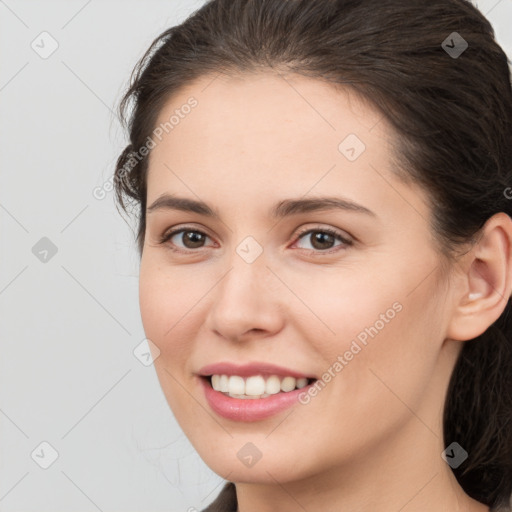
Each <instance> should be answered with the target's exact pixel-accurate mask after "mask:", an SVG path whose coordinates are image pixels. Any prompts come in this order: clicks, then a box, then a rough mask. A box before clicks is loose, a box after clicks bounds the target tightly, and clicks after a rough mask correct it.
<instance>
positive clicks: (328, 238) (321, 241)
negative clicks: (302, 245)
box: [298, 228, 352, 252]
mask: <svg viewBox="0 0 512 512" xmlns="http://www.w3.org/2000/svg"><path fill="white" fill-rule="evenodd" d="M298 239H299V240H302V239H309V240H310V244H311V246H312V249H311V250H314V251H317V252H318V251H319V252H327V251H328V250H329V249H332V248H335V247H337V246H336V245H334V244H335V242H336V240H339V241H340V242H341V243H340V244H338V246H340V245H341V246H345V247H347V246H349V245H352V242H351V241H350V240H348V239H346V238H345V237H343V236H342V235H341V234H340V233H338V232H337V231H334V230H332V229H327V228H322V229H320V228H316V229H309V230H308V231H305V232H303V233H301V234H300V235H299V238H298ZM306 249H309V248H306ZM331 252H332V251H331Z"/></svg>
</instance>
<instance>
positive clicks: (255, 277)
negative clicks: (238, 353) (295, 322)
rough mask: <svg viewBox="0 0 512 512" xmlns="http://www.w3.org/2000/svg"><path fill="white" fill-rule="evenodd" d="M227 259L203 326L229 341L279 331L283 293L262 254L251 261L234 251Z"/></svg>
mask: <svg viewBox="0 0 512 512" xmlns="http://www.w3.org/2000/svg"><path fill="white" fill-rule="evenodd" d="M230 263H231V265H230V268H229V270H228V271H227V272H226V273H225V274H224V277H223V278H222V279H221V280H220V282H219V283H218V285H217V286H216V287H215V292H214V293H213V296H212V297H211V307H210V310H209V312H208V314H207V317H206V320H205V327H206V328H207V329H208V330H210V331H211V332H214V333H215V334H216V335H217V336H220V337H222V338H224V339H226V340H229V341H232V342H237V341H246V340H249V339H253V338H255V337H257V338H262V337H268V336H271V335H273V334H276V333H277V332H279V331H280V330H281V329H282V327H283V322H284V300H285V297H284V293H283V290H282V286H280V283H279V280H278V279H277V278H276V277H275V275H274V274H273V273H272V272H271V271H270V270H269V268H268V267H267V265H266V261H265V258H264V254H262V255H260V257H259V258H258V259H257V260H256V261H254V262H252V263H247V262H246V261H244V260H243V259H242V258H240V257H239V256H238V255H237V254H234V257H233V258H231V259H230ZM212 291H213V290H212Z"/></svg>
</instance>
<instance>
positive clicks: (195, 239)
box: [160, 228, 209, 250]
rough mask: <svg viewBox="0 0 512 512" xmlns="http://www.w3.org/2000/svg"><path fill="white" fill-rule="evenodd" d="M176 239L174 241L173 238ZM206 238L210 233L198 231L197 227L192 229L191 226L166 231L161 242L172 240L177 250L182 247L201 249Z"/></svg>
mask: <svg viewBox="0 0 512 512" xmlns="http://www.w3.org/2000/svg"><path fill="white" fill-rule="evenodd" d="M173 238H174V239H175V241H173V240H172V239H173ZM206 238H209V237H208V235H206V234H205V233H203V232H202V231H198V230H196V229H190V228H181V229H177V230H174V231H170V232H168V233H166V234H165V235H164V236H163V237H162V239H161V241H160V243H162V244H163V243H167V242H171V245H172V246H175V247H176V250H180V249H190V250H193V249H201V248H202V247H204V243H205V240H206ZM178 241H181V244H182V245H180V243H178Z"/></svg>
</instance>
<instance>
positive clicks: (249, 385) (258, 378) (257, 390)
mask: <svg viewBox="0 0 512 512" xmlns="http://www.w3.org/2000/svg"><path fill="white" fill-rule="evenodd" d="M201 378H202V379H204V380H205V381H207V382H208V383H209V385H210V386H211V387H212V388H213V389H214V390H215V391H218V392H220V393H222V394H223V395H225V396H229V397H231V398H241V399H249V400H250V399H259V398H267V397H270V396H272V395H277V394H282V393H289V392H290V391H295V390H297V389H302V388H304V387H306V386H309V385H310V384H312V383H313V382H315V381H316V380H317V379H314V378H306V377H302V378H295V377H292V376H285V377H282V376H279V375H265V376H263V375H252V376H249V377H242V376H240V375H225V374H222V375H221V374H214V375H208V376H203V377H201Z"/></svg>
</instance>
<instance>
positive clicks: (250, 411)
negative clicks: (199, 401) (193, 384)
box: [200, 377, 316, 421]
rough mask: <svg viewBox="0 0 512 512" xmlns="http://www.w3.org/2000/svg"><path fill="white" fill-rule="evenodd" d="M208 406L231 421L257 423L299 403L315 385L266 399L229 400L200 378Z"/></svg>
mask: <svg viewBox="0 0 512 512" xmlns="http://www.w3.org/2000/svg"><path fill="white" fill-rule="evenodd" d="M200 380H201V383H202V385H203V388H204V393H205V396H206V400H207V401H208V404H209V405H210V407H211V408H212V410H213V411H214V412H216V413H217V414H219V415H220V416H222V417H224V418H227V419H229V420H233V421H259V420H264V419H265V418H269V417H270V416H274V415H275V414H278V413H280V412H281V411H284V410H285V409H288V408H289V407H291V406H292V405H294V404H297V403H300V402H299V395H300V394H301V393H304V392H307V391H308V389H309V388H310V387H311V386H313V385H314V384H315V382H316V381H315V382H312V383H311V384H309V385H308V386H304V387H303V388H301V389H295V390H293V391H287V392H281V393H276V394H275V395H271V396H269V397H267V398H246V399H243V398H231V397H230V396H227V395H225V394H224V393H221V392H220V391H215V390H214V389H213V388H212V386H211V384H210V380H209V379H206V378H204V377H200Z"/></svg>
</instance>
